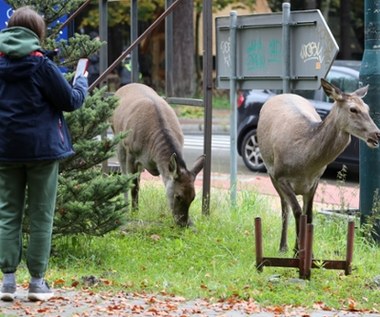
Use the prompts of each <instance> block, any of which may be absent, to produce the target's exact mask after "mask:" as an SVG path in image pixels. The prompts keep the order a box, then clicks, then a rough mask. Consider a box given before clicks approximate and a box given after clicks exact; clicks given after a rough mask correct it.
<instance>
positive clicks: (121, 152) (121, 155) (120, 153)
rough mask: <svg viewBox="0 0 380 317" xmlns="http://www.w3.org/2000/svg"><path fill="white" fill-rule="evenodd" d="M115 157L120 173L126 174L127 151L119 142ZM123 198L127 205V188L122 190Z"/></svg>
mask: <svg viewBox="0 0 380 317" xmlns="http://www.w3.org/2000/svg"><path fill="white" fill-rule="evenodd" d="M117 158H118V160H119V164H120V168H121V172H122V174H124V175H127V152H126V150H125V148H124V146H123V145H122V144H121V143H119V144H118V146H117ZM124 198H125V202H126V203H127V205H128V201H129V199H128V190H127V191H125V192H124Z"/></svg>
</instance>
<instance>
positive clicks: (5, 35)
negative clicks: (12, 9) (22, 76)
mask: <svg viewBox="0 0 380 317" xmlns="http://www.w3.org/2000/svg"><path fill="white" fill-rule="evenodd" d="M40 49H41V45H40V41H39V38H38V36H37V35H36V34H35V33H34V32H33V31H31V30H29V29H27V28H24V27H21V26H17V27H11V28H7V29H4V30H2V31H1V32H0V52H2V53H4V54H5V55H7V56H9V57H14V58H20V57H24V56H26V55H28V54H30V53H31V52H33V51H36V50H40Z"/></svg>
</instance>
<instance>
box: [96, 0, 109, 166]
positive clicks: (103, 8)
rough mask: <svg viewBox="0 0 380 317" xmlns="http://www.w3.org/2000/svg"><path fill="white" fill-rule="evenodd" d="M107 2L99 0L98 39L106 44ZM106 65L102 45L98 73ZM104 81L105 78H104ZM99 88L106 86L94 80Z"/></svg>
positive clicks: (104, 133)
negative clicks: (98, 84)
mask: <svg viewBox="0 0 380 317" xmlns="http://www.w3.org/2000/svg"><path fill="white" fill-rule="evenodd" d="M107 7H108V4H107V0H99V38H100V40H101V41H105V42H108V20H107V12H108V10H107ZM107 65H108V45H102V47H101V48H100V52H99V73H100V74H101V73H103V72H104V71H105V70H106V69H107ZM104 79H105V78H104ZM95 82H98V83H100V86H102V85H104V84H106V83H105V80H104V81H102V82H101V81H100V80H99V78H98V80H95ZM101 138H102V140H104V139H106V138H107V131H104V132H103V133H102V135H101ZM102 171H103V172H104V173H108V160H105V161H103V162H102Z"/></svg>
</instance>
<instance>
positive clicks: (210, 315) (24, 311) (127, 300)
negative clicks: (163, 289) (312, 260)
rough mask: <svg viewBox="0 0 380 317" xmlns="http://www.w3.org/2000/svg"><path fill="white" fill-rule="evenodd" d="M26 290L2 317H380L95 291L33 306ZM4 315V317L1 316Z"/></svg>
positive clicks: (4, 307) (1, 306) (60, 295)
mask: <svg viewBox="0 0 380 317" xmlns="http://www.w3.org/2000/svg"><path fill="white" fill-rule="evenodd" d="M25 298H26V290H24V289H21V290H18V293H17V298H16V299H15V301H13V302H1V303H0V316H1V317H5V316H6V317H16V316H17V317H21V316H35V317H40V316H41V317H42V316H47V317H105V316H115V317H116V316H117V317H124V316H168V317H169V316H170V317H187V316H194V317H244V316H254V317H289V316H296V317H380V314H370V313H365V312H350V311H329V310H326V311H324V310H315V311H309V310H306V309H303V308H297V307H283V308H279V307H277V308H273V310H272V311H270V310H267V311H265V310H263V309H261V308H260V307H259V306H258V305H257V303H255V302H251V301H248V302H247V301H225V302H223V303H220V302H218V303H210V302H208V301H205V300H193V301H186V300H185V299H184V298H183V297H177V296H168V295H165V296H163V295H157V296H155V295H147V294H129V293H124V292H120V293H117V294H111V293H106V292H99V293H94V292H92V291H79V292H73V291H70V290H62V289H61V290H57V291H56V296H55V297H54V298H52V299H51V300H50V301H48V302H37V303H31V302H29V301H27V300H26V299H25ZM2 314H3V315H2Z"/></svg>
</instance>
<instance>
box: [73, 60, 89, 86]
mask: <svg viewBox="0 0 380 317" xmlns="http://www.w3.org/2000/svg"><path fill="white" fill-rule="evenodd" d="M87 67H88V59H87V58H81V59H80V60H79V61H78V64H77V68H76V70H75V75H74V79H73V85H74V84H75V81H76V79H77V78H78V77H79V76H81V75H84V73H85V72H86V71H87Z"/></svg>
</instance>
